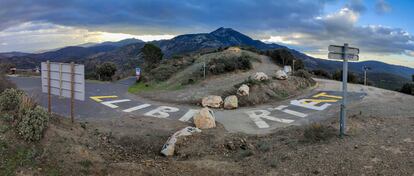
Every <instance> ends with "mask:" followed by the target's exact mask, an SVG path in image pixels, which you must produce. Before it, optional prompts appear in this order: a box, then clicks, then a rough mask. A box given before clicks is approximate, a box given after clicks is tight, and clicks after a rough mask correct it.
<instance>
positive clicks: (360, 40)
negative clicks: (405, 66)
mask: <svg viewBox="0 0 414 176" xmlns="http://www.w3.org/2000/svg"><path fill="white" fill-rule="evenodd" d="M358 19H359V14H358V13H356V12H354V11H352V10H350V9H348V8H347V7H345V8H342V9H340V10H339V11H338V12H335V13H332V14H327V15H325V16H321V17H316V18H315V21H314V28H317V29H319V30H316V31H315V30H300V31H298V32H295V33H294V34H293V35H292V31H284V32H281V31H277V32H276V31H274V32H268V33H269V34H270V35H271V37H268V38H270V39H280V40H278V41H279V42H280V43H285V44H288V45H293V46H297V47H300V48H304V50H307V51H308V53H313V54H314V55H319V54H324V55H326V53H327V47H328V46H329V45H331V44H343V43H349V44H350V45H352V46H355V47H359V48H360V49H361V53H365V54H369V55H374V54H375V55H392V54H400V55H407V56H413V54H412V53H414V37H413V36H412V35H411V34H409V33H408V32H406V31H404V30H403V29H400V28H392V27H387V26H381V25H368V26H358V25H357V22H358ZM272 34H277V35H272ZM268 38H265V39H264V40H265V41H266V40H269V39H268ZM303 46H306V47H303Z"/></svg>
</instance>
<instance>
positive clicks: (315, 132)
mask: <svg viewBox="0 0 414 176" xmlns="http://www.w3.org/2000/svg"><path fill="white" fill-rule="evenodd" d="M335 136H336V134H335V129H334V128H332V127H331V126H327V125H323V124H320V123H313V124H311V125H309V126H308V127H307V128H306V129H305V130H304V132H303V137H304V141H305V142H312V143H314V142H320V141H326V140H329V139H331V138H333V137H335Z"/></svg>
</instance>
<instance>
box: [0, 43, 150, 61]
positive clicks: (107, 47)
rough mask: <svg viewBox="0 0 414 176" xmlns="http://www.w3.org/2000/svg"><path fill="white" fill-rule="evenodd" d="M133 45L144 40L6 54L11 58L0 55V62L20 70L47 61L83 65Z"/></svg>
mask: <svg viewBox="0 0 414 176" xmlns="http://www.w3.org/2000/svg"><path fill="white" fill-rule="evenodd" d="M132 43H139V44H142V45H143V44H144V42H143V41H142V40H138V39H125V40H121V41H118V42H103V43H98V44H96V43H86V44H82V45H81V46H68V47H64V48H60V49H55V50H52V51H48V52H42V53H37V54H28V53H19V52H10V53H4V54H5V56H10V57H5V56H3V55H1V54H0V61H1V62H9V63H14V64H15V65H17V66H18V67H19V68H34V67H35V66H38V65H40V62H44V61H47V60H50V61H52V62H69V61H75V62H79V63H82V62H83V61H84V60H85V59H88V58H89V57H91V56H94V55H99V54H102V53H108V52H111V51H115V50H117V49H119V48H122V47H124V46H126V45H129V44H132Z"/></svg>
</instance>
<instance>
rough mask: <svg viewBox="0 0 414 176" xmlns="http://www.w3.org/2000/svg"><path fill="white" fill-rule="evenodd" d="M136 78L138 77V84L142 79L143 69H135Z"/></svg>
mask: <svg viewBox="0 0 414 176" xmlns="http://www.w3.org/2000/svg"><path fill="white" fill-rule="evenodd" d="M135 77H136V79H137V80H136V81H137V82H138V81H139V79H140V78H141V68H139V67H137V68H135Z"/></svg>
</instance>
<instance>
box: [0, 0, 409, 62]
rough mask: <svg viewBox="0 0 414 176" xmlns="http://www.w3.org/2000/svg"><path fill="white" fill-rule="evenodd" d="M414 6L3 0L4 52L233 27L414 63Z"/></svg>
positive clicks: (369, 0)
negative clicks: (338, 46)
mask: <svg viewBox="0 0 414 176" xmlns="http://www.w3.org/2000/svg"><path fill="white" fill-rule="evenodd" d="M413 7H414V1H410V0H407V1H405V0H404V1H403V0H395V1H391V0H366V1H364V0H349V1H341V0H332V1H330V0H320V1H317V0H274V1H270V0H256V1H253V0H205V1H201V0H73V1H65V0H33V1H24V0H1V1H0V21H1V23H0V52H8V51H22V52H39V51H44V50H48V49H54V48H60V47H63V46H69V45H79V44H83V43H88V42H103V41H118V40H122V39H126V38H138V39H142V40H144V41H151V40H160V39H169V38H172V37H174V36H176V35H180V34H187V33H204V32H211V31H213V30H215V29H217V28H219V27H229V28H233V29H235V30H237V31H239V32H241V33H244V34H246V35H249V36H250V37H252V38H254V39H259V40H262V41H264V42H274V43H277V44H281V45H286V46H288V47H291V48H294V49H297V50H299V51H302V52H305V53H306V54H309V55H311V56H314V57H318V58H326V57H327V48H328V45H330V44H343V43H345V42H346V43H349V45H350V46H355V47H359V48H360V49H361V54H360V58H361V60H378V61H383V62H387V63H391V64H398V65H404V66H410V67H414V37H413V34H414V20H412V19H411V18H412V17H413V16H414V12H413V11H412V8H413Z"/></svg>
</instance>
